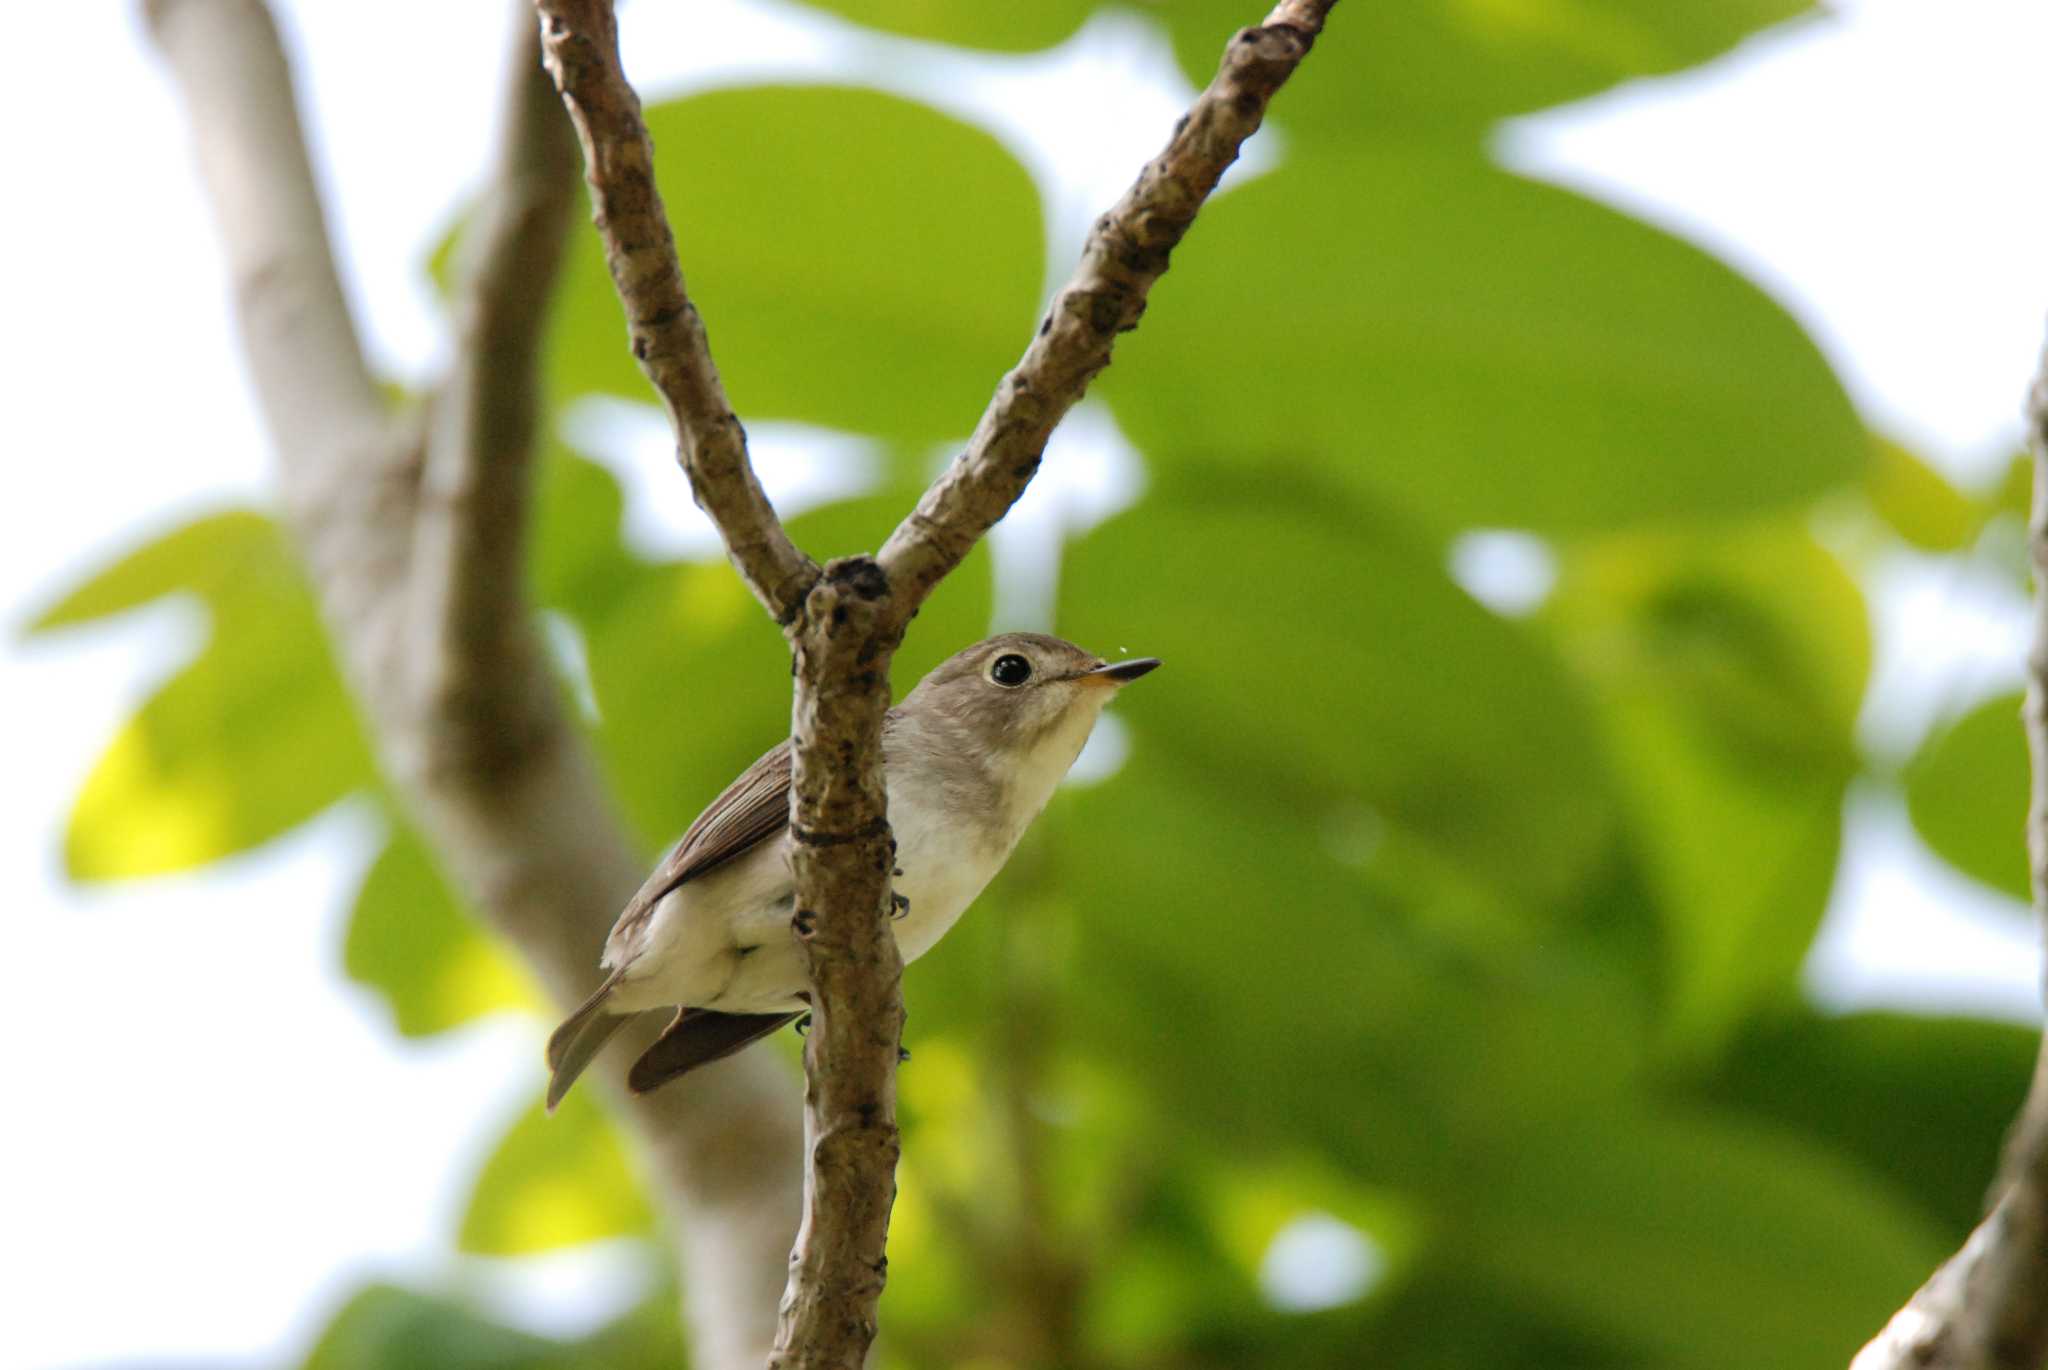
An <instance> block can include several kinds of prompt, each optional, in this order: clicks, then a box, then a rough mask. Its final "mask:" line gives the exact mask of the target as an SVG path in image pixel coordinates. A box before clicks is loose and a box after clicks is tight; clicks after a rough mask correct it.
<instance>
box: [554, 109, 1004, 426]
mask: <svg viewBox="0 0 2048 1370" xmlns="http://www.w3.org/2000/svg"><path fill="white" fill-rule="evenodd" d="M647 122H648V127H649V129H650V131H651V132H652V134H653V137H654V143H655V147H656V155H655V174H656V176H657V178H658V179H659V181H660V185H661V190H662V194H663V196H664V197H665V198H666V200H667V203H668V204H669V206H670V207H671V208H672V210H673V212H674V214H675V226H676V236H677V238H678V240H679V242H680V245H681V253H682V260H683V265H684V268H685V271H686V272H687V274H688V278H689V282H690V291H691V295H692V298H693V299H694V300H695V301H696V303H697V305H698V307H699V309H700V310H701V311H702V313H703V315H704V318H705V320H706V322H707V325H708V327H709V329H710V334H711V339H712V343H713V346H714V348H715V349H716V352H717V355H718V366H719V371H720V373H721V374H722V375H723V376H724V377H725V381H726V385H727V386H728V388H729V392H730V395H731V398H732V403H733V407H734V409H735V410H736V411H737V412H738V413H739V414H741V415H742V416H744V417H745V418H746V419H747V420H748V421H749V422H752V421H755V420H763V419H792V420H801V421H803V422H806V423H813V424H819V425H823V426H826V427H830V428H839V429H847V430H851V431H854V432H860V433H870V434H875V435H877V436H882V437H886V438H890V439H894V440H897V441H899V442H901V443H904V444H907V445H910V446H912V447H916V446H920V445H928V444H931V443H935V442H939V441H941V440H944V439H948V438H955V437H958V436H960V435H963V434H965V433H967V432H969V431H970V430H971V429H972V428H973V427H974V424H975V420H976V419H977V418H978V417H979V415H980V413H981V410H982V408H983V406H984V405H985V404H986V403H987V401H988V397H989V394H990V393H991V391H992V390H993V389H994V386H995V382H996V380H997V379H998V378H999V377H1000V376H1001V375H1002V373H1003V372H1004V370H1005V369H1007V368H1008V367H1009V365H1010V364H1011V363H1012V362H1013V361H1014V360H1015V359H1016V357H1017V355H1018V353H1019V352H1020V351H1021V350H1022V348H1023V345H1024V343H1025V342H1027V341H1028V340H1029V339H1030V337H1031V329H1032V327H1033V325H1034V323H1035V320H1034V318H1033V311H1034V310H1035V308H1036V307H1037V304H1038V300H1039V293H1040V290H1041V284H1042V281H1043V277H1044V245H1043V244H1044V236H1045V229H1044V221H1043V217H1042V213H1041V210H1040V207H1039V201H1038V192H1037V190H1036V188H1035V187H1034V186H1033V184H1032V181H1031V178H1030V176H1029V175H1028V174H1027V173H1026V172H1025V170H1024V169H1023V167H1022V166H1020V165H1019V164H1018V163H1017V161H1016V160H1015V159H1014V158H1012V157H1011V156H1010V155H1009V153H1008V152H1007V151H1005V150H1004V148H1003V147H1002V145H1001V144H1000V143H998V142H997V141H996V140H995V139H994V138H993V137H991V136H990V135H989V134H987V133H984V132H982V131H981V130H979V129H976V128H973V127H970V126H968V125H966V124H963V123H961V122H959V121H957V120H955V119H951V118H948V117H947V116H945V115H943V114H940V113H938V112H937V111H935V110H933V109H931V108H930V107H928V106H926V105H921V104H916V103H913V102H911V101H908V100H903V99H899V98H897V97H895V96H890V95H883V94H880V93H878V92H876V91H871V90H853V89H846V88H839V87H823V86H820V87H748V88H745V89H737V90H721V91H713V92H710V93H707V94H703V95H697V96H692V97H690V98H688V99H685V100H679V101H675V102H672V103H668V104H661V105H655V106H653V107H652V108H650V109H649V110H648V111H647ZM821 149H830V155H829V156H824V155H820V150H821ZM946 206H949V207H951V212H947V211H946V210H944V209H942V208H941V207H946ZM559 299H560V301H561V315H560V318H559V320H558V321H557V323H556V326H555V328H554V329H553V331H552V333H551V335H550V349H549V357H550V362H549V370H550V375H551V378H552V381H553V386H554V389H555V390H556V392H557V393H560V394H565V395H576V394H583V393H588V392H591V391H602V392H605V393H609V394H616V395H624V396H627V397H629V398H634V399H645V398H647V397H648V393H649V392H648V387H647V382H646V380H645V379H644V378H643V377H642V376H641V375H640V373H639V370H638V368H637V367H636V366H635V365H634V362H633V358H632V356H631V355H630V354H629V353H628V351H627V346H626V336H625V326H624V322H623V319H622V316H621V313H620V309H619V303H618V299H617V296H616V295H615V294H614V292H613V289H612V285H611V280H610V277H609V276H608V275H607V273H606V270H605V266H604V262H603V258H602V255H601V252H600V249H599V245H598V241H597V237H596V235H595V234H593V233H578V234H577V235H575V237H574V239H573V240H572V243H571V248H570V260H569V263H568V266H567V271H566V275H565V278H564V280H563V284H562V289H561V292H560V295H559Z"/></svg>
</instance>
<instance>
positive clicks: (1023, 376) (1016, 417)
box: [881, 0, 1336, 610]
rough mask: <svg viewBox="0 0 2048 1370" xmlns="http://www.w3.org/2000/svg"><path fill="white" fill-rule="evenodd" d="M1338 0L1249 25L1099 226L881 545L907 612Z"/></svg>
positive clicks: (1127, 318)
mask: <svg viewBox="0 0 2048 1370" xmlns="http://www.w3.org/2000/svg"><path fill="white" fill-rule="evenodd" d="M1335 5H1336V0H1285V2H1284V3H1282V4H1280V5H1279V6H1277V7H1276V8H1275V9H1274V10H1273V12H1272V13H1271V14H1270V15H1268V16H1267V17H1266V22H1265V24H1264V26H1262V27H1260V28H1252V29H1245V30H1243V31H1241V32H1240V33H1238V35H1237V36H1236V37H1235V38H1234V39H1232V40H1231V43H1230V46H1229V47H1228V48H1226V49H1225V50H1224V53H1223V62H1222V65H1221V67H1220V68H1219V70H1218V71H1217V73H1216V77H1215V79H1214V80H1212V81H1211V82H1210V83H1209V87H1208V89H1206V90H1204V91H1203V92H1202V94H1201V95H1200V97H1198V98H1197V99H1196V101H1195V103H1194V106H1193V108H1191V109H1190V110H1189V111H1188V113H1187V117H1186V118H1184V119H1182V120H1181V121H1180V123H1179V124H1177V125H1175V127H1174V130H1173V137H1172V138H1171V139H1170V140H1169V141H1168V143H1167V145H1166V149H1165V151H1163V152H1161V153H1160V154H1159V155H1158V156H1157V157H1155V158H1153V159H1152V161H1151V162H1150V163H1148V164H1147V165H1146V167H1145V169H1144V170H1143V171H1142V172H1140V173H1139V174H1138V179H1137V181H1136V182H1135V183H1134V184H1133V185H1132V186H1131V188H1130V189H1129V190H1127V191H1125V192H1124V195H1123V198H1122V199H1120V200H1118V201H1117V202H1116V204H1115V205H1114V206H1113V207H1111V209H1110V210H1109V212H1108V213H1106V214H1104V215H1103V216H1102V217H1101V218H1100V219H1098V220H1097V221H1096V223H1095V227H1094V229H1093V231H1092V232H1090V233H1089V235H1088V241H1087V244H1086V246H1085V247H1084V248H1083V249H1082V252H1081V260H1080V263H1079V264H1078V265H1077V266H1076V267H1075V268H1074V274H1073V277H1072V279H1070V280H1069V281H1068V282H1067V284H1066V285H1065V286H1064V287H1062V288H1061V290H1060V292H1059V293H1058V294H1057V295H1056V296H1054V298H1053V302H1052V306H1051V308H1050V309H1048V310H1047V311H1046V315H1045V318H1044V319H1043V320H1042V321H1041V322H1040V324H1039V326H1038V336H1037V337H1035V338H1033V339H1032V341H1031V345H1030V347H1028V348H1027V349H1026V350H1025V353H1024V358H1023V360H1022V361H1020V362H1018V363H1017V365H1016V367H1015V368H1014V369H1012V370H1011V372H1010V373H1009V374H1008V375H1007V376H1004V377H1003V379H1002V383H1001V384H1000V385H998V386H997V387H996V393H995V396H994V398H993V399H991V400H990V401H989V405H988V409H987V410H986V411H985V412H984V413H983V414H982V416H981V422H980V423H978V424H977V425H975V429H974V435H973V437H972V438H970V439H969V441H968V444H967V448H966V450H965V451H963V452H962V453H961V454H960V455H959V456H958V457H956V458H954V460H953V464H952V466H951V467H950V468H948V469H947V471H946V473H945V474H944V475H943V476H941V477H940V479H939V480H938V481H937V482H936V483H935V484H934V485H933V486H932V488H931V489H930V490H928V491H926V492H925V495H924V498H923V499H921V500H919V501H918V504H917V509H916V510H915V512H913V513H912V514H910V515H909V517H907V518H905V519H904V520H903V522H902V523H901V524H900V525H898V527H897V529H896V531H895V532H894V533H892V534H890V536H889V541H888V543H887V545H885V546H884V547H883V548H882V555H881V561H882V565H883V567H884V568H885V569H886V570H887V571H888V573H889V580H890V583H891V584H892V585H893V586H894V587H895V588H896V592H897V595H898V597H899V602H900V603H901V604H906V605H908V608H909V609H911V610H914V609H915V608H916V607H917V605H918V604H920V603H922V602H923V600H924V597H925V595H927V594H928V593H930V591H931V589H932V587H933V586H935V585H937V584H938V582H939V580H940V578H942V577H943V576H944V575H945V574H946V573H947V572H948V571H950V570H952V569H953V567H955V566H957V565H959V564H960V561H961V559H962V558H963V557H965V556H966V555H967V553H968V551H969V550H971V549H972V548H973V546H974V544H975V542H976V541H977V540H979V539H980V537H981V535H982V534H984V533H986V532H987V531H988V530H989V529H990V528H992V527H994V526H995V523H996V520H998V519H1000V518H1001V517H1002V516H1003V515H1004V513H1006V512H1007V511H1008V510H1009V508H1010V506H1011V505H1012V504H1014V503H1015V502H1016V501H1017V497H1018V496H1019V495H1022V494H1023V493H1024V487H1025V486H1026V485H1028V484H1029V483H1030V481H1031V477H1032V476H1033V475H1034V474H1036V472H1037V470H1038V463H1039V459H1040V458H1041V457H1042V456H1043V455H1044V453H1045V445H1046V443H1047V441H1049V440H1050V439H1051V437H1052V431H1053V429H1054V427H1056V426H1057V425H1058V423H1059V421H1060V420H1061V419H1062V418H1063V417H1065V415H1066V413H1067V411H1068V410H1069V409H1071V408H1073V407H1074V405H1075V404H1076V403H1077V402H1079V400H1080V399H1081V396H1082V395H1083V394H1084V393H1086V391H1087V389H1088V383H1089V382H1090V381H1092V380H1094V379H1095V376H1096V374H1097V373H1098V372H1100V371H1101V370H1102V369H1103V368H1104V367H1106V366H1108V365H1109V354H1110V348H1111V347H1112V346H1113V345H1114V343H1115V342H1116V338H1117V335H1118V334H1119V333H1128V332H1130V331H1131V330H1132V329H1134V328H1136V327H1137V326H1138V320H1139V318H1140V317H1141V316H1142V315H1143V314H1144V312H1145V297H1146V295H1147V294H1148V293H1149V292H1150V290H1151V288H1152V283H1153V282H1154V281H1157V280H1158V279H1159V277H1160V276H1161V275H1163V274H1165V271H1166V267H1167V259H1168V257H1169V255H1170V254H1171V253H1172V251H1173V249H1174V248H1175V247H1176V246H1177V245H1178V244H1179V243H1180V240H1181V238H1182V236H1183V235H1185V234H1186V233H1187V231H1188V228H1189V226H1190V225H1191V224H1193V223H1194V220H1195V214H1196V212H1197V211H1199V210H1200V209H1201V207H1202V204H1203V202H1204V201H1206V200H1207V199H1208V198H1209V194H1210V192H1212V191H1213V190H1215V188H1216V183H1217V181H1218V180H1220V179H1221V178H1222V176H1223V173H1224V172H1225V171H1226V170H1228V169H1229V167H1230V164H1231V163H1232V162H1235V161H1236V160H1237V155H1238V151H1239V149H1240V148H1242V147H1243V146H1244V142H1245V140H1246V139H1247V138H1249V137H1251V136H1252V134H1254V133H1256V132H1257V131H1258V128H1259V124H1260V123H1261V122H1262V121H1263V119H1264V118H1265V113H1266V104H1267V102H1268V101H1269V100H1271V99H1272V98H1273V94H1274V92H1276V91H1277V90H1279V89H1280V87H1281V85H1282V84H1284V83H1285V82H1286V80H1287V78H1288V77H1289V76H1291V75H1293V74H1294V69H1295V68H1296V67H1297V66H1299V65H1300V64H1301V60H1302V59H1303V58H1304V57H1306V56H1308V52H1309V48H1310V47H1311V46H1312V45H1313V44H1314V43H1315V40H1316V36H1317V35H1318V34H1320V33H1321V32H1322V30H1323V21H1324V19H1325V18H1326V17H1327V16H1328V15H1329V12H1330V10H1331V9H1332V8H1334V7H1335Z"/></svg>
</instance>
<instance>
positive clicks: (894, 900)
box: [889, 890, 910, 918]
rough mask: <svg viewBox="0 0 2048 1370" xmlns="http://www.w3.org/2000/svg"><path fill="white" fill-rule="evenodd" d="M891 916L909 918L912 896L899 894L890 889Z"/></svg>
mask: <svg viewBox="0 0 2048 1370" xmlns="http://www.w3.org/2000/svg"><path fill="white" fill-rule="evenodd" d="M889 916H890V917H891V918H908V917H909V916H910V896H909V895H905V894H898V893H896V892H895V891H894V890H891V891H889Z"/></svg>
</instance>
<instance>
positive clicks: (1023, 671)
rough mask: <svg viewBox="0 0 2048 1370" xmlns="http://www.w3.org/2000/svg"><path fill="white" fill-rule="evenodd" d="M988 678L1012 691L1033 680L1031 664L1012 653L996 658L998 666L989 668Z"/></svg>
mask: <svg viewBox="0 0 2048 1370" xmlns="http://www.w3.org/2000/svg"><path fill="white" fill-rule="evenodd" d="M988 678H989V679H990V680H993V681H994V682H995V683H996V684H998V685H1008V686H1009V687H1011V688H1012V689H1015V688H1016V687H1017V686H1019V685H1022V684H1023V683H1024V682H1025V681H1027V680H1029V679H1031V663H1030V662H1028V661H1026V660H1025V659H1024V658H1023V657H1021V656H1018V655H1017V654H1016V653H1015V652H1011V653H1009V654H1007V655H1005V656H999V657H997V658H996V664H995V665H993V666H991V667H989V668H988Z"/></svg>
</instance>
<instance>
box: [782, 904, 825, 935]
mask: <svg viewBox="0 0 2048 1370" xmlns="http://www.w3.org/2000/svg"><path fill="white" fill-rule="evenodd" d="M789 925H790V926H791V927H793V928H795V929H796V935H797V936H799V937H809V936H810V935H811V934H812V933H814V932H816V931H817V930H818V911H817V910H816V909H798V910H797V911H796V913H795V915H794V916H793V917H791V918H790V920H789Z"/></svg>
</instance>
